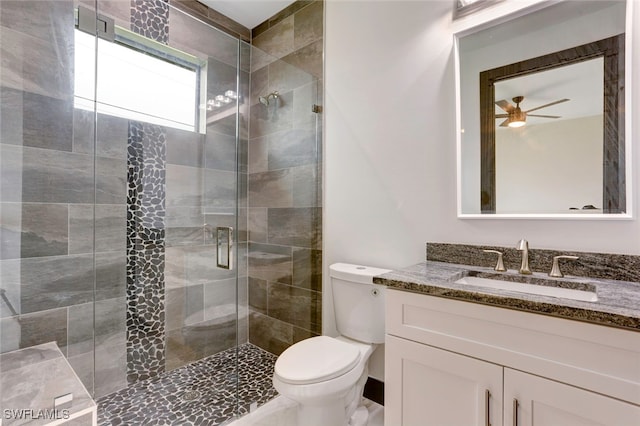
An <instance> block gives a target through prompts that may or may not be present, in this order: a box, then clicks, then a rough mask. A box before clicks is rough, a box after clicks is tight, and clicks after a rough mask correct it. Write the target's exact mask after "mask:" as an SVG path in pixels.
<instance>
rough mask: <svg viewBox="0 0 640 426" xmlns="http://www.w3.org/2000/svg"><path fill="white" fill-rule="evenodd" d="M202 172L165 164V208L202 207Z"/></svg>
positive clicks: (198, 169)
mask: <svg viewBox="0 0 640 426" xmlns="http://www.w3.org/2000/svg"><path fill="white" fill-rule="evenodd" d="M202 186H203V170H202V169H200V168H197V167H186V166H177V165H174V164H167V207H174V206H201V205H202Z"/></svg>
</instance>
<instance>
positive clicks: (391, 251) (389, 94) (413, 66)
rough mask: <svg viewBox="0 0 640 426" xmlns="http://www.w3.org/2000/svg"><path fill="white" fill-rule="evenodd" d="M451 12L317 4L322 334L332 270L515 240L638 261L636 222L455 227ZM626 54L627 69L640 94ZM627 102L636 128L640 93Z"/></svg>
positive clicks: (637, 60) (639, 61) (385, 4)
mask: <svg viewBox="0 0 640 426" xmlns="http://www.w3.org/2000/svg"><path fill="white" fill-rule="evenodd" d="M636 6H637V7H636V8H635V16H634V23H636V24H640V2H636ZM452 7H453V1H452V0H438V1H407V2H403V1H343V0H328V1H327V3H326V17H325V19H326V23H325V28H326V38H325V43H326V45H325V76H326V88H325V120H326V121H325V136H324V138H325V151H324V152H325V156H324V161H325V185H324V200H325V208H324V233H323V239H324V251H323V254H324V265H325V266H324V268H325V270H324V277H325V278H324V285H325V292H324V293H323V295H324V297H325V299H324V309H323V321H324V332H325V334H330V335H331V334H335V332H336V331H335V325H334V322H333V310H332V306H331V297H332V296H331V292H330V288H329V285H328V284H329V271H328V266H329V265H330V264H331V263H334V262H338V261H343V262H354V263H362V264H368V265H372V266H380V267H389V268H398V267H403V266H407V265H411V264H414V263H417V262H420V261H422V260H424V258H425V243H426V242H427V241H434V242H455V243H469V244H495V245H504V246H511V245H515V243H516V242H517V241H518V240H519V239H520V238H522V237H525V238H527V239H528V240H529V243H530V247H531V249H532V250H535V249H536V248H549V249H560V250H584V251H599V252H613V253H628V254H640V222H639V221H638V220H637V219H633V220H618V221H596V220H581V221H575V220H573V221H567V220H516V219H506V220H500V219H492V220H486V219H484V220H483V219H465V220H460V219H458V218H457V217H456V149H455V145H456V138H455V129H454V127H455V114H456V112H455V99H454V96H455V95H454V90H455V86H454V66H453V63H454V61H453V53H452V52H453V35H452V27H451V10H452ZM636 27H637V32H636V34H635V37H634V43H636V46H640V34H639V33H640V25H636ZM634 50H635V51H634V53H633V55H634V56H633V60H632V61H629V62H631V63H632V65H633V73H634V74H633V75H634V84H636V85H639V84H640V75H639V71H640V49H638V48H636V49H634ZM627 69H629V68H627ZM633 96H634V99H633V107H634V111H635V112H634V117H638V114H637V111H638V109H640V103H639V101H640V90H635V93H634V95H633ZM637 120H638V118H636V119H635V121H636V123H637V122H638V121H637ZM634 124H635V123H634ZM637 141H638V137H634V145H637V143H636V142H637ZM638 151H640V148H638V149H635V152H634V153H633V167H634V168H635V169H636V170H638V168H639V167H640V164H639V161H638V155H637V152H638ZM635 175H636V177H635V178H634V181H633V185H634V188H639V187H640V185H639V182H638V179H637V173H636V174H635ZM635 192H636V193H637V191H635ZM634 206H637V202H636V201H635V200H634ZM634 211H637V207H636V208H634ZM636 216H637V214H636ZM379 367H380V365H379V360H376V361H375V363H374V372H373V375H374V376H376V377H379V378H381V374H382V373H381V371H379Z"/></svg>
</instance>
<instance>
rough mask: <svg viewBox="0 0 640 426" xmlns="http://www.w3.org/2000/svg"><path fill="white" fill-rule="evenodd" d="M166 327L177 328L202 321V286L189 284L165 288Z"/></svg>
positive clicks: (169, 329)
mask: <svg viewBox="0 0 640 426" xmlns="http://www.w3.org/2000/svg"><path fill="white" fill-rule="evenodd" d="M166 294H167V297H166V302H165V318H166V329H167V330H168V331H171V330H177V329H180V328H182V327H184V326H187V325H193V324H196V323H199V322H202V321H204V287H203V285H202V284H200V285H191V286H187V287H179V288H172V289H168V290H167V293H166Z"/></svg>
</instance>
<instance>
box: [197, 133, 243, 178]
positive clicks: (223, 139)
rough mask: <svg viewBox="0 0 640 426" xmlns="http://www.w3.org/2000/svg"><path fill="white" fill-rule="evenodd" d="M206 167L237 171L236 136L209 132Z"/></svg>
mask: <svg viewBox="0 0 640 426" xmlns="http://www.w3.org/2000/svg"><path fill="white" fill-rule="evenodd" d="M205 166H206V167H207V168H208V169H217V170H227V171H231V172H234V171H236V169H237V167H238V165H237V159H236V136H235V135H227V134H224V133H216V132H213V131H207V139H206V145H205Z"/></svg>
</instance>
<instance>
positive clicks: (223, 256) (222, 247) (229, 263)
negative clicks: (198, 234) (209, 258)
mask: <svg viewBox="0 0 640 426" xmlns="http://www.w3.org/2000/svg"><path fill="white" fill-rule="evenodd" d="M216 264H217V266H218V268H222V269H233V228H232V227H230V226H218V227H217V228H216Z"/></svg>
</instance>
